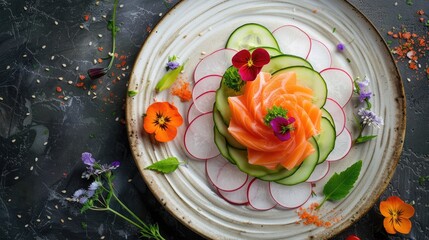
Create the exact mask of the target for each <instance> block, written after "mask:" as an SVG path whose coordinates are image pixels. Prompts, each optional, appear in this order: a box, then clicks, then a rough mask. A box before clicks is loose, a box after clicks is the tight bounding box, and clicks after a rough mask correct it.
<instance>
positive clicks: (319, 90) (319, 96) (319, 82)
mask: <svg viewBox="0 0 429 240" xmlns="http://www.w3.org/2000/svg"><path fill="white" fill-rule="evenodd" d="M286 72H295V73H296V81H297V83H298V84H300V85H302V86H305V87H308V88H311V89H312V90H313V104H314V105H316V106H318V107H319V108H322V107H323V105H325V102H326V97H327V94H328V89H327V87H326V82H325V80H324V79H323V77H322V76H321V75H320V73H318V72H316V71H315V70H313V69H311V68H308V67H303V66H294V67H287V68H283V69H280V70H278V71H276V72H274V73H273V75H277V74H281V73H286Z"/></svg>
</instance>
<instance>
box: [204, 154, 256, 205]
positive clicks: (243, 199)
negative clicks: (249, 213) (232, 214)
mask: <svg viewBox="0 0 429 240" xmlns="http://www.w3.org/2000/svg"><path fill="white" fill-rule="evenodd" d="M210 161H211V160H210ZM252 180H253V178H250V177H249V178H247V181H246V183H245V184H244V185H243V186H242V187H241V188H239V189H237V190H235V191H230V192H227V191H223V190H219V191H218V192H219V195H220V196H221V197H223V198H224V199H225V200H226V201H228V202H230V203H232V204H237V205H241V204H246V203H248V202H249V200H248V199H247V190H248V188H249V184H250V183H251V182H252Z"/></svg>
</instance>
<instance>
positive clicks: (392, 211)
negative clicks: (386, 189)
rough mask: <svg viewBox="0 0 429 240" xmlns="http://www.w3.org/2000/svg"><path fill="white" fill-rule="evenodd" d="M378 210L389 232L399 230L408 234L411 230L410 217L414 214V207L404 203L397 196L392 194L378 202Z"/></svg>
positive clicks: (393, 232) (392, 232)
mask: <svg viewBox="0 0 429 240" xmlns="http://www.w3.org/2000/svg"><path fill="white" fill-rule="evenodd" d="M380 212H381V214H382V215H383V216H384V217H385V218H384V222H383V225H384V228H385V229H386V231H387V232H388V233H390V234H395V233H396V232H400V233H403V234H408V233H409V232H410V231H411V221H410V219H409V218H410V217H412V216H413V215H414V207H413V206H411V205H410V204H407V203H405V202H404V201H402V200H401V199H400V198H399V197H396V196H392V197H389V198H388V199H387V200H386V201H381V202H380Z"/></svg>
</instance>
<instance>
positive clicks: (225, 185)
mask: <svg viewBox="0 0 429 240" xmlns="http://www.w3.org/2000/svg"><path fill="white" fill-rule="evenodd" d="M206 172H207V177H208V178H209V180H210V181H211V182H212V183H213V185H214V186H215V187H216V188H218V189H219V190H223V191H235V190H237V189H239V188H241V187H243V186H244V184H245V183H246V181H247V178H248V176H247V174H246V173H244V172H242V171H240V170H239V169H238V168H237V166H235V165H233V164H231V163H230V162H228V160H226V159H225V158H224V157H222V155H219V156H217V157H215V158H212V159H210V160H208V161H206Z"/></svg>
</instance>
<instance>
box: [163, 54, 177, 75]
mask: <svg viewBox="0 0 429 240" xmlns="http://www.w3.org/2000/svg"><path fill="white" fill-rule="evenodd" d="M179 66H180V63H179V62H177V56H176V55H173V56H171V57H168V62H167V64H166V69H167V71H168V70H174V69H176V68H178V67H179Z"/></svg>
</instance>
